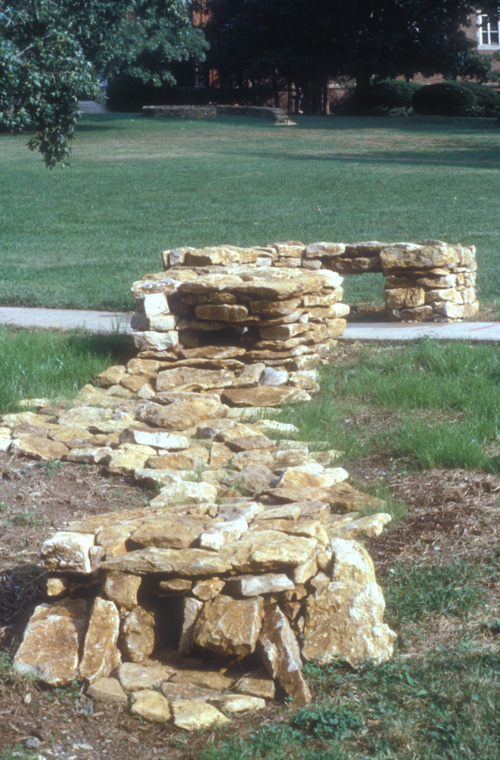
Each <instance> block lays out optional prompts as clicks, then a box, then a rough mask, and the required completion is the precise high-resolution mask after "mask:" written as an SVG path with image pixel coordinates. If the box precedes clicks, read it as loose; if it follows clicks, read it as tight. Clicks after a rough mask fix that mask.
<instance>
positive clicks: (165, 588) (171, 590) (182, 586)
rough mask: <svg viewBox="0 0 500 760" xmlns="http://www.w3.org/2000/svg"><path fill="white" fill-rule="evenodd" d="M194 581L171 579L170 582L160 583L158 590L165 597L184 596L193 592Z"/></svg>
mask: <svg viewBox="0 0 500 760" xmlns="http://www.w3.org/2000/svg"><path fill="white" fill-rule="evenodd" d="M192 586H193V581H190V580H188V579H187V578H171V579H169V580H165V581H160V582H159V584H158V590H159V593H160V595H164V596H178V595H180V596H183V595H184V594H187V592H188V591H191V588H192Z"/></svg>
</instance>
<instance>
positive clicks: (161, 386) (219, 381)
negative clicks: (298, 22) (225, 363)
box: [156, 367, 234, 392]
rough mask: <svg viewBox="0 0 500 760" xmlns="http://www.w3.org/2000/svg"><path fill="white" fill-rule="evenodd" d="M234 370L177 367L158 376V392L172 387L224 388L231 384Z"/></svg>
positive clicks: (191, 388) (182, 388) (190, 388)
mask: <svg viewBox="0 0 500 760" xmlns="http://www.w3.org/2000/svg"><path fill="white" fill-rule="evenodd" d="M233 379H234V372H230V371H228V370H224V369H219V370H216V369H197V368H196V367H177V368H175V369H167V370H165V371H163V372H160V373H159V374H158V376H157V378H156V390H157V391H158V392H162V391H169V390H172V389H174V388H175V389H179V390H186V391H198V390H207V389H210V388H222V387H224V386H226V385H231V383H232V381H233Z"/></svg>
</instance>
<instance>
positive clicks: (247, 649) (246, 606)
mask: <svg viewBox="0 0 500 760" xmlns="http://www.w3.org/2000/svg"><path fill="white" fill-rule="evenodd" d="M263 615H264V604H263V601H262V599H261V598H260V597H257V598H255V599H244V600H240V599H232V598H231V597H228V596H222V595H221V596H218V597H215V599H212V600H210V601H208V602H205V604H204V606H203V609H202V611H201V612H200V614H199V615H198V617H197V619H196V623H195V626H194V634H193V641H194V643H195V644H197V645H198V646H200V647H203V648H204V649H209V650H210V651H212V652H216V653H217V654H220V655H223V656H235V655H236V656H237V657H245V656H246V655H248V654H251V653H252V652H253V651H254V650H255V645H256V643H257V639H258V636H259V633H260V628H261V623H262V617H263Z"/></svg>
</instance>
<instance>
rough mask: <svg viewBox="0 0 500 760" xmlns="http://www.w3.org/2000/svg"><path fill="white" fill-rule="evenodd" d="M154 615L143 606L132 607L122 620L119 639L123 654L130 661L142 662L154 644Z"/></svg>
mask: <svg viewBox="0 0 500 760" xmlns="http://www.w3.org/2000/svg"><path fill="white" fill-rule="evenodd" d="M155 622H156V621H155V616H154V614H153V612H151V611H150V610H146V609H144V607H140V606H137V607H134V609H133V610H131V611H130V612H128V613H127V614H126V615H125V617H124V618H123V621H122V630H121V639H122V647H123V651H124V654H125V655H126V657H127V658H128V659H129V660H132V662H142V661H143V660H145V659H146V658H147V657H149V655H150V654H151V653H152V651H153V649H154V646H155Z"/></svg>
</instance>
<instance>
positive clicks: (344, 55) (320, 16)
mask: <svg viewBox="0 0 500 760" xmlns="http://www.w3.org/2000/svg"><path fill="white" fill-rule="evenodd" d="M207 2H208V5H209V7H210V9H211V12H212V22H211V25H210V27H211V28H209V30H208V34H209V38H210V39H212V40H213V51H212V53H211V55H212V63H213V65H218V61H220V67H221V69H222V70H224V69H226V70H229V69H230V67H231V65H232V66H233V68H234V69H235V71H236V72H237V73H238V75H239V76H240V78H244V77H247V78H249V79H252V78H253V79H255V78H259V77H260V78H261V79H263V78H271V77H273V76H274V77H276V76H282V77H284V78H285V80H287V81H288V82H289V83H292V82H293V83H294V84H295V86H296V87H298V88H299V89H302V90H303V91H304V92H307V91H308V90H309V91H312V90H316V91H319V90H321V88H325V86H326V83H327V82H328V79H330V78H332V77H339V76H345V77H349V78H353V79H355V81H356V85H357V90H358V92H359V93H360V94H363V93H365V92H366V91H368V90H369V88H370V85H371V82H372V81H373V80H374V79H377V78H378V79H382V78H386V77H395V76H399V75H404V76H406V77H408V78H411V77H412V76H413V75H414V74H416V73H418V72H420V73H423V74H424V75H426V76H430V75H433V74H438V73H443V74H445V75H446V76H448V77H456V76H473V77H477V78H485V77H486V75H487V72H488V65H487V63H486V62H485V59H483V58H482V57H480V56H478V55H477V53H476V52H475V44H474V42H473V41H471V40H470V39H468V38H467V36H466V34H465V32H464V27H465V26H466V25H467V24H468V23H470V18H471V16H472V17H474V13H475V4H474V3H473V2H471V1H470V0H349V2H345V0H207ZM496 5H498V0H497V2H496V3H494V2H493V3H491V2H489V0H485V2H483V3H482V8H483V10H486V11H488V10H492V9H493V8H495V6H496ZM249 30H250V31H249ZM315 106H316V107H317V103H316V104H315V103H312V109H311V110H314V108H315Z"/></svg>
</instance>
